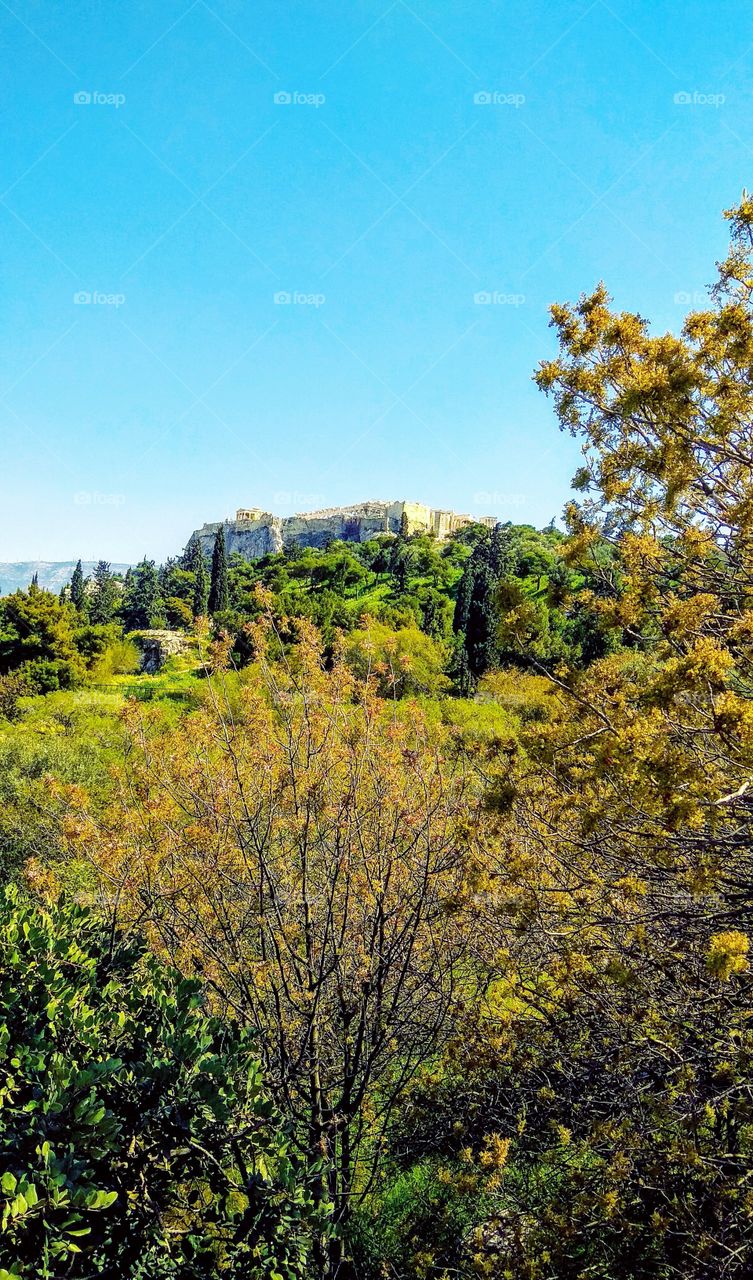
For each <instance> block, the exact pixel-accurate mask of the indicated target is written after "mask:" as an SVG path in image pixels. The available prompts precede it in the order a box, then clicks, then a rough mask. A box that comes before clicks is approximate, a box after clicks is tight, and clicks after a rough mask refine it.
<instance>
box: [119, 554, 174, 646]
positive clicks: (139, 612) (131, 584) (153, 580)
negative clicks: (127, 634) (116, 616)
mask: <svg viewBox="0 0 753 1280" xmlns="http://www.w3.org/2000/svg"><path fill="white" fill-rule="evenodd" d="M120 613H121V617H122V618H123V625H124V626H125V628H126V630H127V631H138V630H145V629H146V630H148V629H149V628H152V627H159V626H162V625H164V620H165V618H164V611H163V601H162V593H161V591H160V587H159V578H158V575H157V569H156V566H155V563H154V561H153V560H147V559H146V557H144V559H143V560H142V561H141V563H140V564H137V565H136V567H135V568H134V569H129V570H128V574H127V575H126V582H125V590H124V592H123V601H122V604H121V607H120Z"/></svg>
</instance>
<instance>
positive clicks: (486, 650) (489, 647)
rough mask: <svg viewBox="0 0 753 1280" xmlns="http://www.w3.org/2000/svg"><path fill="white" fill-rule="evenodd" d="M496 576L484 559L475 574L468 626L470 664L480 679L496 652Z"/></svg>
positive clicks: (467, 638)
mask: <svg viewBox="0 0 753 1280" xmlns="http://www.w3.org/2000/svg"><path fill="white" fill-rule="evenodd" d="M496 588H497V579H496V578H495V576H494V574H493V573H492V570H491V568H490V566H489V565H488V564H484V563H481V564H480V565H479V566H478V567H477V569H476V572H475V574H474V577H473V589H472V591H471V597H470V601H469V605H468V619H467V622H466V626H465V649H466V652H467V655H468V668H469V670H470V672H471V674H472V675H473V676H475V678H476V679H477V680H478V679H479V677H480V676H482V675H483V674H484V672H485V671H488V670H489V668H490V667H491V666H492V665H493V664H494V661H495V658H496V653H497V610H496V608H495V592H496Z"/></svg>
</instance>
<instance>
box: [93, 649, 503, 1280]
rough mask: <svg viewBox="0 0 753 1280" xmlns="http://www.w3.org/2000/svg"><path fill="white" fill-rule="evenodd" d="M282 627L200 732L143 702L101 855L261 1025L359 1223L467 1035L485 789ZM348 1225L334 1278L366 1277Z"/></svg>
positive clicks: (287, 1107)
mask: <svg viewBox="0 0 753 1280" xmlns="http://www.w3.org/2000/svg"><path fill="white" fill-rule="evenodd" d="M268 626H269V624H268V623H267V626H266V627H262V628H259V629H257V636H256V654H257V657H256V662H255V664H254V666H253V667H252V668H250V669H249V676H250V678H249V679H248V680H247V681H245V682H244V684H243V686H242V689H241V690H240V691H239V694H238V695H233V710H232V713H231V711H230V707H229V706H226V705H225V702H224V697H223V692H222V684H221V683H218V682H216V681H214V680H213V681H212V682H211V684H210V699H209V701H208V703H207V707H206V709H205V710H204V711H202V712H200V713H197V714H196V715H194V716H191V717H190V718H189V719H188V720H186V721H184V723H183V724H182V725H181V727H180V729H179V730H178V731H168V732H165V731H164V725H163V728H162V729H160V728H159V726H158V724H157V723H156V722H154V723H152V724H151V726H150V725H149V724H148V723H147V721H145V720H144V719H143V718H142V714H141V711H139V710H138V709H137V708H134V709H133V710H132V712H131V728H132V733H133V755H132V766H129V774H130V776H124V777H123V779H122V784H123V791H122V800H121V802H120V803H118V805H117V806H116V808H115V809H114V810H113V811H112V813H111V814H110V815H109V817H108V819H107V820H106V821H105V822H104V823H95V826H97V827H98V834H97V835H96V836H95V837H94V844H93V845H89V844H88V841H87V848H80V854H81V855H82V856H85V857H89V856H91V858H92V859H93V861H94V863H95V865H96V866H97V868H98V871H99V874H100V876H101V877H102V880H103V883H104V885H105V886H106V892H107V895H108V898H109V900H110V901H111V902H113V903H116V902H117V903H119V904H120V905H119V908H118V913H119V914H121V913H124V915H125V917H126V918H127V917H128V916H130V915H132V916H133V917H134V918H141V917H143V916H144V913H146V915H147V916H148V918H149V919H150V920H151V922H152V928H153V930H154V931H155V934H156V936H157V937H158V938H159V940H160V942H161V945H162V947H163V948H164V949H165V950H166V952H167V953H168V954H169V955H170V956H171V957H172V958H173V960H174V961H175V962H176V963H178V964H179V965H180V966H181V967H182V968H185V969H188V970H190V969H193V970H195V971H198V972H201V973H202V974H203V975H204V978H205V980H206V981H207V982H209V983H210V984H211V986H212V988H213V989H214V990H215V991H216V992H217V994H218V997H219V998H220V999H221V1000H222V1001H223V1003H224V1004H225V1007H226V1008H227V1009H228V1010H229V1011H230V1012H233V1013H234V1014H235V1015H236V1016H239V1017H241V1018H242V1019H243V1020H244V1021H247V1022H249V1023H250V1024H251V1025H252V1026H254V1027H256V1028H257V1029H258V1031H259V1034H260V1040H259V1044H260V1047H261V1048H262V1051H263V1053H264V1055H265V1063H266V1067H267V1071H268V1073H269V1079H270V1082H271V1083H272V1084H273V1085H274V1088H275V1094H276V1097H277V1099H278V1101H279V1102H280V1104H281V1106H282V1108H283V1110H284V1111H285V1113H286V1114H287V1115H289V1116H291V1117H292V1118H293V1120H294V1122H295V1126H296V1135H297V1140H298V1142H299V1144H300V1146H301V1149H302V1151H303V1152H305V1153H307V1156H308V1157H309V1158H311V1157H314V1158H319V1157H324V1158H325V1173H324V1175H323V1183H322V1187H321V1191H320V1194H321V1196H322V1197H323V1198H324V1199H326V1200H331V1201H332V1202H333V1204H334V1206H335V1220H336V1222H337V1223H338V1224H339V1226H340V1228H341V1229H342V1232H346V1228H347V1224H348V1222H349V1219H350V1215H351V1212H352V1209H353V1205H354V1204H355V1203H357V1202H358V1201H359V1200H360V1199H362V1198H363V1197H364V1196H365V1195H366V1194H367V1193H368V1189H369V1186H370V1185H371V1183H372V1181H373V1178H374V1177H375V1176H376V1172H377V1168H378V1164H379V1159H380V1151H381V1144H382V1141H383V1138H384V1135H385V1132H386V1130H387V1128H388V1126H389V1123H390V1118H391V1116H392V1114H393V1112H394V1107H395V1105H396V1101H397V1099H398V1098H400V1097H401V1096H402V1094H403V1092H404V1090H405V1088H406V1086H407V1084H408V1082H409V1081H410V1080H411V1079H412V1078H413V1076H414V1075H415V1073H416V1071H417V1070H418V1069H419V1068H420V1067H421V1065H422V1064H423V1063H425V1062H426V1061H427V1060H428V1059H429V1057H430V1056H431V1055H432V1054H433V1053H434V1052H436V1050H437V1048H438V1046H439V1045H440V1044H441V1043H442V1042H443V1039H444V1038H445V1037H446V1036H447V1035H448V1033H449V1029H450V1025H451V1010H452V1006H453V997H454V989H455V983H456V980H457V979H458V978H459V976H460V971H459V970H458V967H457V966H458V964H459V960H460V951H459V947H460V938H459V932H458V925H457V920H456V916H455V913H454V912H453V910H452V909H450V908H449V906H448V905H447V904H449V903H451V902H452V901H454V899H455V896H456V895H457V894H458V893H459V892H460V890H461V886H462V883H463V878H464V865H465V860H466V857H467V856H468V855H469V852H470V848H471V847H472V846H474V844H475V842H476V840H477V839H478V836H477V835H476V834H475V833H476V832H477V830H478V828H477V826H476V818H477V817H478V818H479V821H480V809H479V810H478V812H477V806H478V805H479V804H480V796H479V795H478V793H477V791H476V783H477V774H476V773H475V772H474V771H472V770H467V769H466V768H465V767H464V763H463V760H462V757H461V756H459V755H458V753H457V752H455V751H453V750H452V748H451V734H450V733H449V731H448V730H446V729H445V728H443V727H442V726H441V725H436V724H432V723H427V722H425V721H424V719H423V718H422V716H421V713H420V711H419V710H418V708H416V707H412V708H411V709H410V713H409V714H408V715H405V716H396V714H395V712H394V710H393V712H392V714H388V712H387V706H386V705H385V704H384V703H383V702H382V701H381V699H379V698H378V697H377V696H376V694H375V691H374V688H373V683H372V682H370V681H363V680H361V679H359V678H358V677H357V676H355V675H354V674H352V673H351V672H350V671H349V669H348V668H347V666H345V665H344V664H343V663H341V662H336V663H335V666H334V668H333V670H332V671H329V672H328V671H326V670H324V668H323V663H322V654H321V650H320V647H319V643H318V639H317V637H316V635H315V634H314V633H313V632H312V630H311V628H310V627H308V626H306V625H305V624H302V627H301V642H300V644H299V645H298V646H297V648H296V649H295V650H294V652H292V653H291V656H290V659H289V660H288V661H285V662H283V663H281V664H277V663H274V662H272V661H271V659H270V657H269V655H268V653H267V646H268V643H269V641H270V640H274V639H275V637H274V635H270V633H269V631H268V630H267V627H268ZM418 634H419V638H420V639H421V640H423V641H426V642H427V643H430V642H428V641H427V640H426V637H423V636H420V633H418ZM277 643H278V642H277V641H275V644H277ZM238 697H240V702H239V701H238ZM387 705H389V704H387ZM142 710H143V708H142ZM147 714H148V713H147ZM131 769H132V771H131ZM134 788H135V791H134ZM134 794H138V795H139V796H140V798H141V800H140V806H139V809H138V811H136V810H135V809H134V807H133V795H134ZM142 806H143V807H142ZM461 815H464V817H463V820H462V821H460V818H461ZM469 815H470V816H469ZM74 825H75V824H74ZM87 826H88V824H87ZM72 829H73V828H72ZM89 829H90V828H89ZM76 847H77V846H76V845H74V850H75V848H76ZM342 1232H341V1239H340V1243H339V1244H335V1245H333V1246H332V1250H330V1251H328V1253H327V1255H326V1256H325V1254H324V1253H323V1252H321V1253H320V1255H319V1259H318V1263H317V1266H318V1271H319V1273H320V1274H322V1275H326V1274H330V1273H331V1272H332V1269H333V1268H337V1267H342V1269H341V1270H340V1271H339V1274H340V1275H341V1277H344V1276H345V1275H347V1274H348V1271H347V1268H346V1267H345V1263H344V1261H343V1258H342V1256H341V1254H342V1250H343V1249H345V1248H346V1247H347V1246H346V1243H345V1237H344V1236H343V1235H342ZM346 1235H347V1232H346Z"/></svg>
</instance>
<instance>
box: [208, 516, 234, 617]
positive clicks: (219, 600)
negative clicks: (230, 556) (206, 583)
mask: <svg viewBox="0 0 753 1280" xmlns="http://www.w3.org/2000/svg"><path fill="white" fill-rule="evenodd" d="M229 600H230V593H229V590H228V581H227V555H226V553H225V529H224V527H223V525H220V527H219V529H218V530H217V533H216V535H215V539H214V550H213V552H212V581H211V584H210V587H209V612H210V614H215V613H222V612H223V611H224V610H225V609H227V607H228V603H229Z"/></svg>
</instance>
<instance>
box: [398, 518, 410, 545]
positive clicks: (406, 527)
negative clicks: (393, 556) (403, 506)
mask: <svg viewBox="0 0 753 1280" xmlns="http://www.w3.org/2000/svg"><path fill="white" fill-rule="evenodd" d="M409 535H410V522H409V520H408V512H407V511H401V513H400V534H399V536H400V538H401V540H402V541H403V542H405V541H406V539H407V538H408V537H409Z"/></svg>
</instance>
